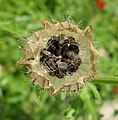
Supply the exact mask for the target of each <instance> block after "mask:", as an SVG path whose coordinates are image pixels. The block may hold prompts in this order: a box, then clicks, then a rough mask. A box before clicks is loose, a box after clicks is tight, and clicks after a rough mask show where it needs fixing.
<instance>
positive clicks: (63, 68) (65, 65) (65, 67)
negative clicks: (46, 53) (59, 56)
mask: <svg viewBox="0 0 118 120" xmlns="http://www.w3.org/2000/svg"><path fill="white" fill-rule="evenodd" d="M58 67H59V68H60V69H61V70H63V71H66V70H67V69H68V64H67V63H66V62H60V64H59V65H58Z"/></svg>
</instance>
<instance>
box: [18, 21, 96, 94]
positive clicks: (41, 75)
mask: <svg viewBox="0 0 118 120" xmlns="http://www.w3.org/2000/svg"><path fill="white" fill-rule="evenodd" d="M43 23H44V28H43V29H41V30H39V31H37V32H35V33H34V34H32V35H31V36H30V37H29V38H28V42H27V43H26V45H25V47H24V50H25V51H24V53H25V58H24V59H22V60H20V61H19V64H21V65H23V66H26V67H27V68H28V70H29V73H30V76H31V77H32V79H33V82H34V84H39V85H40V86H41V87H43V88H44V89H50V90H51V92H52V95H54V94H56V93H57V92H60V91H76V90H78V89H79V88H80V87H81V86H82V85H83V84H84V82H85V81H86V80H88V79H90V78H93V77H96V76H97V75H98V73H97V71H96V64H95V61H94V56H95V49H94V46H93V36H92V32H91V27H90V26H87V27H86V28H85V30H81V29H80V28H78V27H77V26H76V25H74V24H72V23H70V22H68V21H65V22H60V23H56V24H51V23H50V22H48V21H44V22H43Z"/></svg>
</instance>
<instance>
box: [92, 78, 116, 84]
mask: <svg viewBox="0 0 118 120" xmlns="http://www.w3.org/2000/svg"><path fill="white" fill-rule="evenodd" d="M90 82H92V83H97V84H118V77H113V78H112V77H110V78H107V77H103V78H95V79H93V80H90Z"/></svg>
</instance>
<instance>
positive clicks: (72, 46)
mask: <svg viewBox="0 0 118 120" xmlns="http://www.w3.org/2000/svg"><path fill="white" fill-rule="evenodd" d="M68 49H69V51H73V52H75V53H77V54H79V46H78V45H77V44H75V43H73V44H71V45H70V46H69V48H68Z"/></svg>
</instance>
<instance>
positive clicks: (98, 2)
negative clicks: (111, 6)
mask: <svg viewBox="0 0 118 120" xmlns="http://www.w3.org/2000/svg"><path fill="white" fill-rule="evenodd" d="M96 2H97V6H98V8H99V9H103V8H104V6H105V4H104V2H103V0H96Z"/></svg>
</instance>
